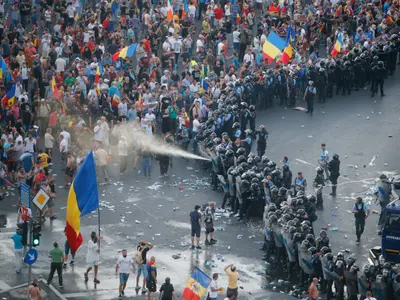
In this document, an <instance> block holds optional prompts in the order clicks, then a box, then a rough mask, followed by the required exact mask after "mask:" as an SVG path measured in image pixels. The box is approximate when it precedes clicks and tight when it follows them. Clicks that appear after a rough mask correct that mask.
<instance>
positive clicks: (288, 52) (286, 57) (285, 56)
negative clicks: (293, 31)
mask: <svg viewBox="0 0 400 300" xmlns="http://www.w3.org/2000/svg"><path fill="white" fill-rule="evenodd" d="M292 56H293V48H292V46H291V45H290V44H289V45H287V47H286V48H285V50H283V53H282V56H281V62H283V63H284V64H287V63H288V62H289V61H290V59H291V58H292Z"/></svg>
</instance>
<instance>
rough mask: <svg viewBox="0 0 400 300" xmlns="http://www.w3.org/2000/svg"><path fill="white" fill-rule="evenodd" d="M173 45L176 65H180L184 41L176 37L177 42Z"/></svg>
mask: <svg viewBox="0 0 400 300" xmlns="http://www.w3.org/2000/svg"><path fill="white" fill-rule="evenodd" d="M172 45H173V47H174V53H175V64H178V61H179V55H180V54H181V51H182V39H179V38H178V35H175V41H174V43H173V44H172Z"/></svg>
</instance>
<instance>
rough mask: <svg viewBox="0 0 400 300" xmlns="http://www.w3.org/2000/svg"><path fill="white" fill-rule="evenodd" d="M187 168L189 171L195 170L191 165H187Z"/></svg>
mask: <svg viewBox="0 0 400 300" xmlns="http://www.w3.org/2000/svg"><path fill="white" fill-rule="evenodd" d="M186 170H188V171H193V170H194V168H193V167H190V166H187V167H186Z"/></svg>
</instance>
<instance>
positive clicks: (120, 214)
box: [0, 74, 400, 299]
mask: <svg viewBox="0 0 400 300" xmlns="http://www.w3.org/2000/svg"><path fill="white" fill-rule="evenodd" d="M397 77H398V74H397ZM397 77H391V78H389V79H388V80H387V82H386V83H385V94H386V97H383V98H381V97H375V98H371V97H370V94H369V92H368V90H364V91H359V92H354V93H353V94H352V95H351V96H337V97H335V98H334V99H329V100H328V101H327V103H326V104H319V103H316V105H315V112H314V115H313V116H312V117H311V116H310V115H308V114H305V113H304V112H301V111H297V110H293V109H290V108H284V107H279V106H277V105H276V107H274V108H272V109H270V110H268V111H259V112H257V113H258V115H257V125H260V124H265V125H266V127H267V129H268V131H269V133H270V135H269V140H268V148H267V154H268V156H269V157H270V159H272V160H274V161H276V162H278V161H280V160H281V159H282V157H283V156H288V157H289V162H290V168H291V170H292V172H293V174H294V175H295V174H296V173H297V172H298V171H301V172H303V174H304V175H305V177H306V179H307V181H308V183H309V188H308V190H309V192H311V191H312V187H311V185H312V184H311V183H312V181H313V178H314V176H315V173H316V172H315V167H316V166H317V160H318V158H319V156H320V144H321V143H326V145H327V149H328V151H329V152H330V155H331V156H332V155H333V153H337V154H339V155H340V160H341V174H342V176H341V177H340V179H339V186H338V196H337V197H336V198H332V197H330V196H329V195H328V194H329V192H330V188H329V187H326V188H325V189H324V192H323V193H324V210H323V211H319V212H318V220H317V221H316V223H315V229H316V230H317V231H318V230H319V229H320V227H326V226H329V228H330V229H329V231H328V233H329V237H330V240H331V244H332V249H333V251H334V252H337V251H339V250H347V251H348V253H346V255H354V256H355V257H357V260H358V262H357V263H358V265H359V266H362V264H363V263H365V262H366V259H367V256H368V253H367V250H368V248H370V247H373V246H376V245H379V244H380V239H379V237H378V236H377V228H376V224H377V221H378V217H379V216H378V215H376V214H372V215H371V216H370V217H369V218H368V219H367V222H366V227H365V233H364V235H363V236H362V239H361V244H360V245H358V246H357V245H356V244H355V240H356V236H355V228H354V217H353V215H352V214H351V212H350V210H351V208H352V205H353V202H354V199H355V197H356V196H362V197H364V198H366V202H369V201H371V208H372V209H378V210H379V207H378V206H377V205H375V204H374V201H373V199H372V198H371V197H368V196H367V192H368V190H369V188H370V187H372V186H373V185H374V182H375V179H376V178H377V177H379V175H380V174H381V173H382V172H387V173H389V174H390V173H394V172H397V170H398V169H399V164H400V163H399V162H398V160H397V157H396V152H397V149H396V148H397V147H396V146H397V143H396V141H397V139H398V138H399V136H398V135H397V133H400V132H399V131H400V129H399V126H398V124H399V123H400V115H399V110H400V108H399V107H398V105H397V102H398V101H397V95H398V93H399V92H400V85H399V84H397V83H396V80H397ZM276 102H277V101H276ZM299 105H300V106H304V103H302V101H299ZM374 158H375V159H374ZM58 160H59V158H58V157H57V156H56V157H55V161H54V165H53V169H52V173H53V174H57V181H56V182H57V184H56V191H57V199H56V201H55V203H56V213H57V215H58V219H57V220H55V221H52V222H50V221H49V220H47V221H46V222H45V224H44V225H43V231H42V233H43V236H42V238H41V244H40V246H39V247H38V248H37V249H38V251H39V258H38V261H37V262H36V263H35V264H34V265H33V268H32V271H33V275H34V277H36V278H46V277H47V275H48V273H49V265H50V262H49V258H48V251H49V250H50V249H51V245H52V244H53V242H54V241H58V242H59V243H60V244H61V245H63V243H64V240H65V237H64V233H63V230H64V226H65V208H66V201H67V193H68V191H67V190H64V189H63V188H62V186H63V184H64V176H63V172H62V171H61V167H60V164H59V163H58ZM110 168H111V173H112V175H111V178H112V179H113V180H112V183H111V184H110V185H106V186H99V197H100V207H101V208H100V216H99V213H98V212H93V213H92V214H90V215H88V216H85V217H84V218H82V220H81V231H82V235H83V237H84V243H83V246H82V247H81V249H80V250H79V251H78V253H77V258H76V263H75V266H72V267H71V266H68V268H67V269H66V270H65V272H64V288H63V289H60V288H59V287H58V284H57V277H56V276H55V278H54V279H53V284H52V286H53V288H54V289H55V290H56V291H58V292H59V296H57V297H59V298H60V299H85V297H86V299H116V298H117V296H118V278H117V276H116V275H115V274H114V269H115V261H116V259H117V258H118V256H119V251H120V250H121V249H123V248H127V249H128V251H129V252H130V253H131V254H132V255H134V248H135V246H136V244H137V243H138V241H140V240H142V239H145V240H148V241H150V242H152V243H154V245H155V247H154V249H152V250H151V251H150V252H149V255H154V256H155V257H156V260H157V268H158V274H159V275H158V276H159V279H158V282H159V284H161V283H162V282H163V281H164V278H165V277H167V276H168V277H170V278H171V282H172V283H173V284H174V286H175V290H176V291H177V293H178V295H179V294H180V293H181V292H182V291H183V289H184V286H185V283H186V281H187V279H188V278H189V277H190V272H191V270H192V268H193V266H196V265H197V266H199V267H200V268H201V269H203V270H204V271H206V272H207V273H208V274H210V275H211V274H212V273H214V272H218V273H220V274H221V277H220V279H219V282H220V284H221V285H223V286H226V283H227V278H226V276H224V275H223V268H224V267H225V266H226V265H228V264H231V263H234V264H235V265H237V267H238V270H239V272H240V286H241V288H240V290H239V293H240V297H239V298H240V299H271V298H275V299H291V297H288V296H286V295H285V294H283V293H279V288H278V293H274V292H270V291H268V290H266V289H264V287H265V286H266V282H265V276H264V275H263V274H264V263H263V261H262V260H261V257H262V253H261V252H260V251H259V250H258V249H259V247H260V246H261V243H262V241H263V225H262V223H259V222H251V223H246V224H245V223H239V222H237V221H236V220H234V218H229V217H226V216H223V215H221V216H220V217H219V218H218V220H217V221H216V228H218V229H220V230H218V231H216V239H217V240H218V243H217V245H214V246H210V247H207V248H206V247H205V246H204V245H203V250H202V251H201V252H200V253H196V252H192V251H191V250H189V249H188V243H190V224H189V212H190V211H191V210H192V209H193V208H194V205H195V204H200V205H202V204H206V203H207V202H208V201H210V200H214V201H216V202H217V204H220V203H221V202H222V195H221V194H220V193H218V192H214V191H212V190H211V188H210V186H209V179H210V176H209V173H208V172H207V171H206V170H204V169H203V168H201V166H200V164H199V163H198V162H196V161H188V160H184V159H180V158H174V162H173V168H172V170H171V172H170V176H169V177H168V178H166V179H165V178H163V179H160V178H159V177H158V175H159V167H158V163H157V162H154V165H153V174H152V179H151V180H145V179H144V178H143V176H142V175H140V174H137V170H133V169H132V165H130V166H129V171H128V173H127V174H126V175H125V176H124V177H123V178H120V176H119V172H118V165H117V164H112V165H111V166H110ZM328 184H329V183H328ZM10 193H14V194H17V193H16V191H10ZM15 203H16V196H15V195H14V196H13V195H12V194H11V195H10V197H8V198H7V199H5V200H4V201H2V202H1V203H0V205H1V206H0V207H1V213H0V219H1V220H6V225H5V227H4V228H0V240H1V243H0V257H2V259H1V261H0V266H1V270H3V271H2V272H0V296H2V297H3V299H10V298H8V296H7V295H6V293H4V291H7V290H9V289H11V288H12V287H15V286H18V285H21V284H25V283H26V282H27V272H28V271H27V267H25V268H24V269H23V270H22V273H21V274H16V273H15V272H14V267H13V261H14V260H13V247H12V241H11V240H10V239H8V236H10V235H11V234H12V233H13V232H14V231H15V223H16V222H15V221H16V207H15ZM177 207H179V209H176V208H177ZM99 217H100V224H101V236H102V237H103V240H102V241H101V254H100V257H101V264H100V270H99V280H100V281H101V284H99V285H97V286H95V285H94V283H93V274H90V275H89V278H90V280H89V282H88V284H85V283H84V277H83V273H84V272H85V269H86V263H85V257H86V251H87V247H86V243H87V240H88V237H89V236H90V232H91V231H97V230H98V218H99ZM336 229H337V231H335V230H336ZM202 242H203V240H202ZM178 253H180V254H181V258H179V259H173V258H172V255H174V254H178ZM209 260H214V267H211V268H207V267H206V266H205V262H206V261H209ZM222 260H223V261H222ZM134 286H135V282H134V277H133V276H132V275H131V278H130V279H129V282H128V287H127V290H126V295H127V296H128V297H127V299H142V298H143V299H144V296H142V295H138V296H136V295H135V291H134ZM2 292H3V293H2ZM1 293H2V294H1ZM60 295H61V296H60ZM220 298H221V299H223V297H222V295H221V297H220Z"/></svg>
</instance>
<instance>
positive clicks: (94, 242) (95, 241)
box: [84, 231, 100, 284]
mask: <svg viewBox="0 0 400 300" xmlns="http://www.w3.org/2000/svg"><path fill="white" fill-rule="evenodd" d="M99 239H100V237H99V238H98V237H97V236H96V232H94V231H92V234H91V235H90V240H89V241H88V247H87V248H88V252H87V254H86V263H88V264H89V268H87V270H86V272H85V274H84V275H85V282H88V281H89V272H90V271H91V270H92V268H94V280H93V281H94V283H96V284H99V283H100V281H99V280H98V279H97V275H98V272H99V263H100V255H99V253H100V245H99Z"/></svg>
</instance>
